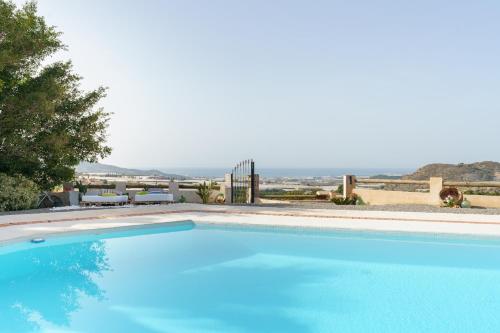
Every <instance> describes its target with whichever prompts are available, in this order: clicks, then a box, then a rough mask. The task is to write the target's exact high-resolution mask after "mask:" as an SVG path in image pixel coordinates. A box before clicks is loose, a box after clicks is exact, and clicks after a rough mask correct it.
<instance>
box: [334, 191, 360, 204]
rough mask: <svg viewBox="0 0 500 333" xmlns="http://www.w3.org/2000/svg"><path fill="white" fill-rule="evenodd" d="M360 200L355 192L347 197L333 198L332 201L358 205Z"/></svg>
mask: <svg viewBox="0 0 500 333" xmlns="http://www.w3.org/2000/svg"><path fill="white" fill-rule="evenodd" d="M357 200H358V196H357V195H355V194H353V195H351V196H349V197H347V198H342V197H341V198H333V199H332V202H333V203H334V204H336V205H339V206H345V205H356V202H357Z"/></svg>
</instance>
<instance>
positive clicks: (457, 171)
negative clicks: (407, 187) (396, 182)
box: [401, 161, 500, 181]
mask: <svg viewBox="0 0 500 333" xmlns="http://www.w3.org/2000/svg"><path fill="white" fill-rule="evenodd" d="M430 177H442V178H443V179H444V180H454V181H500V163H499V162H493V161H483V162H476V163H470V164H465V163H459V164H445V163H432V164H427V165H425V166H423V167H421V168H419V169H418V170H417V171H415V172H413V173H411V174H408V175H405V176H403V177H401V179H409V180H428V179H429V178H430Z"/></svg>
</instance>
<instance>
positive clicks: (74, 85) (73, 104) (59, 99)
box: [0, 0, 111, 190]
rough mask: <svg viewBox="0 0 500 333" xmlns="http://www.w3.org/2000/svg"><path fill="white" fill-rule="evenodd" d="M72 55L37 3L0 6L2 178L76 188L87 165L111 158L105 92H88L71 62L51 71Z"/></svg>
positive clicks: (2, 1)
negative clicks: (78, 172) (79, 170)
mask: <svg viewBox="0 0 500 333" xmlns="http://www.w3.org/2000/svg"><path fill="white" fill-rule="evenodd" d="M64 48H65V46H64V45H63V44H62V42H61V40H60V33H59V32H57V31H56V30H55V28H54V27H52V26H48V25H47V24H46V23H45V20H44V18H43V17H41V16H38V15H37V8H36V4H35V3H34V2H28V3H26V4H25V5H24V6H23V7H22V8H20V9H17V8H16V6H15V5H14V4H13V3H11V2H8V1H5V0H0V172H3V173H6V174H9V175H16V174H22V175H23V176H25V177H27V178H29V179H31V180H33V181H34V182H35V183H37V184H38V185H39V186H40V187H41V188H42V189H45V190H48V189H51V188H52V187H54V186H55V185H57V184H60V183H61V182H63V181H70V180H72V179H73V178H74V167H75V166H76V165H77V164H78V163H79V162H80V161H89V162H95V161H97V159H98V158H102V157H105V156H106V155H108V154H109V153H110V152H111V149H110V148H109V147H107V146H106V145H105V138H106V128H107V123H108V120H109V114H108V113H105V112H104V111H103V110H102V109H96V105H97V103H98V102H99V101H100V100H101V98H103V97H104V96H105V89H104V88H102V87H99V88H97V89H96V90H93V91H90V92H83V91H81V89H80V81H81V77H79V76H78V75H76V74H74V73H73V72H72V68H71V63H70V62H55V63H52V64H46V60H47V59H48V58H49V57H50V56H52V55H53V54H55V53H56V52H57V51H60V50H63V49H64Z"/></svg>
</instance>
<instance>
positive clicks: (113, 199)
mask: <svg viewBox="0 0 500 333" xmlns="http://www.w3.org/2000/svg"><path fill="white" fill-rule="evenodd" d="M126 203H128V195H118V194H115V193H103V194H88V195H84V196H82V202H81V204H82V205H85V206H88V205H97V206H100V205H124V204H126Z"/></svg>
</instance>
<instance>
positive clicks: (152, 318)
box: [0, 225, 500, 333]
mask: <svg viewBox="0 0 500 333" xmlns="http://www.w3.org/2000/svg"><path fill="white" fill-rule="evenodd" d="M130 236H134V237H130ZM99 239H101V240H99ZM71 241H73V243H72V244H69V243H65V244H62V241H59V242H58V241H57V240H52V241H51V242H48V243H47V244H46V245H49V243H51V244H52V245H53V246H46V247H44V246H36V247H33V248H32V249H30V250H26V249H25V250H22V251H18V252H10V253H7V252H6V251H3V253H6V254H3V255H0V268H1V269H2V270H1V271H0V332H9V333H12V332H16V333H20V332H21V333H23V332H106V333H108V332H120V333H121V332H141V333H162V332H169V333H171V332H175V333H178V332H183V333H209V332H210V333H214V332H223V333H254V332H273V333H277V332H278V333H299V332H300V333H330V332H454V333H456V332H475V333H477V332H500V318H499V317H498V313H499V312H500V284H498V281H500V264H499V263H500V251H498V248H499V247H498V242H497V241H494V242H482V241H481V242H480V241H477V242H473V243H467V242H465V241H459V242H457V241H455V240H449V241H447V242H437V241H436V240H434V241H428V240H420V239H419V240H415V239H410V240H409V241H408V240H406V239H404V238H402V239H399V238H397V239H395V238H391V237H381V238H373V239H371V238H369V237H366V238H364V237H360V238H357V237H353V236H352V235H349V236H345V235H344V236H340V235H339V236H335V235H329V236H326V235H324V234H321V235H319V234H318V235H317V234H311V235H307V234H303V233H302V234H298V233H282V232H261V231H242V230H226V229H221V230H214V229H213V228H207V229H193V228H192V226H189V225H184V226H180V227H178V228H167V229H161V230H160V231H158V230H149V231H147V230H137V231H133V232H132V231H130V232H128V231H127V232H123V233H117V234H107V235H98V236H95V237H94V236H91V237H90V236H89V237H86V238H84V240H83V242H75V241H74V240H71ZM54 244H58V245H54ZM471 286H474V288H471Z"/></svg>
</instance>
